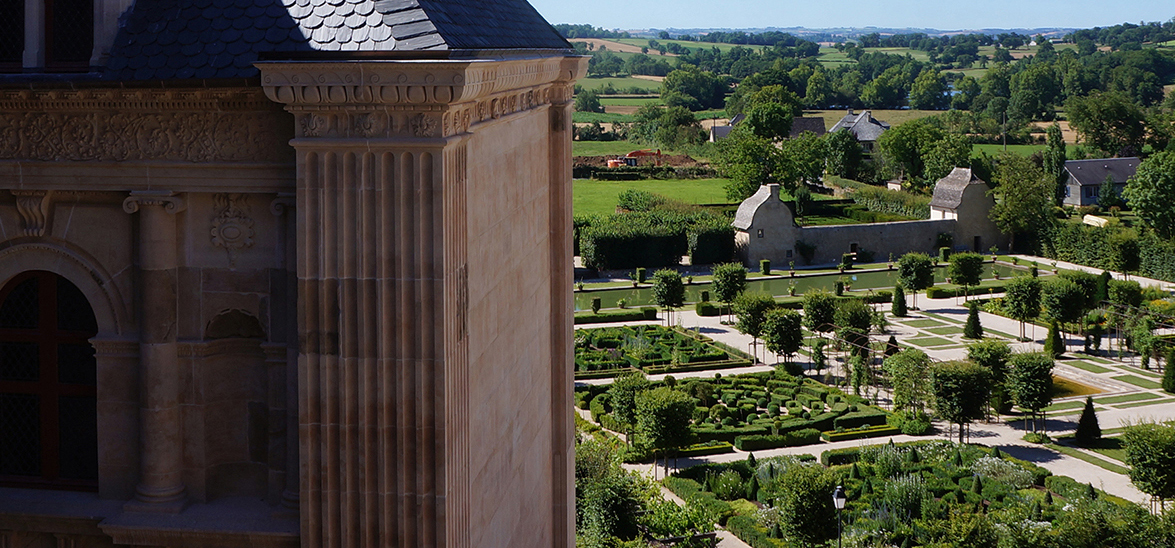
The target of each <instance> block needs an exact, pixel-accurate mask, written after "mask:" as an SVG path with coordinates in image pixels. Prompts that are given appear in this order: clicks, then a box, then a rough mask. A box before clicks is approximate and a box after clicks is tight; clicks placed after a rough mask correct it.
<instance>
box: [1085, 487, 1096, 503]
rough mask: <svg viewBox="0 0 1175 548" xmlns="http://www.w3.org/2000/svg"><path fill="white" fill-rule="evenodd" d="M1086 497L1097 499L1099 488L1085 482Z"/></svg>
mask: <svg viewBox="0 0 1175 548" xmlns="http://www.w3.org/2000/svg"><path fill="white" fill-rule="evenodd" d="M1085 498H1087V499H1089V500H1096V499H1097V489H1094V488H1093V484H1092V483H1087V484H1085Z"/></svg>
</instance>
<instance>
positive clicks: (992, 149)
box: [971, 145, 1044, 156]
mask: <svg viewBox="0 0 1175 548" xmlns="http://www.w3.org/2000/svg"><path fill="white" fill-rule="evenodd" d="M1039 150H1044V145H1008V152H1011V153H1013V154H1018V155H1020V156H1032V154H1033V153H1034V152H1037V151H1039ZM1003 151H1004V145H971V155H972V156H979V153H980V152H986V153H987V155H988V156H998V155H999V154H1000V153H1001V152H1003Z"/></svg>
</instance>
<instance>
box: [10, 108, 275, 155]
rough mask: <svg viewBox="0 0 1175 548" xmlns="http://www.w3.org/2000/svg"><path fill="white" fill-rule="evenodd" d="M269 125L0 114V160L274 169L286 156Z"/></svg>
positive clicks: (202, 116)
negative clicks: (264, 165)
mask: <svg viewBox="0 0 1175 548" xmlns="http://www.w3.org/2000/svg"><path fill="white" fill-rule="evenodd" d="M275 121H276V120H275V118H274V116H273V115H272V114H270V113H264V112H217V111H202V112H153V113H148V112H117V111H115V112H112V111H92V112H52V111H23V112H12V111H0V158H5V159H20V160H43V161H61V160H71V161H81V160H99V161H126V160H172V161H182V162H217V161H258V162H278V161H283V159H284V158H285V157H286V156H288V152H287V151H286V150H284V147H282V146H280V145H282V144H284V143H283V136H282V135H280V130H279V129H277V128H280V127H282V125H283V124H281V123H275Z"/></svg>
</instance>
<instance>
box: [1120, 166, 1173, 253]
mask: <svg viewBox="0 0 1175 548" xmlns="http://www.w3.org/2000/svg"><path fill="white" fill-rule="evenodd" d="M1122 196H1123V197H1124V198H1126V201H1127V202H1129V203H1130V207H1131V208H1133V209H1134V211H1136V212H1137V213H1138V216H1139V217H1140V218H1141V219H1142V221H1143V223H1145V224H1146V226H1149V227H1151V228H1153V229H1154V230H1155V232H1157V233H1158V234H1159V235H1160V236H1163V237H1164V238H1171V237H1175V207H1171V204H1175V151H1170V150H1168V151H1163V152H1159V153H1158V154H1154V155H1152V156H1151V157H1150V158H1147V159H1146V160H1143V161H1142V163H1140V164H1139V165H1138V171H1137V172H1136V173H1135V174H1134V176H1133V177H1131V178H1130V180H1129V181H1127V183H1126V191H1125V192H1123V193H1122Z"/></svg>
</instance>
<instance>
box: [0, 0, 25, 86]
mask: <svg viewBox="0 0 1175 548" xmlns="http://www.w3.org/2000/svg"><path fill="white" fill-rule="evenodd" d="M24 3H25V0H0V21H4V27H5V28H4V32H3V33H0V70H3V71H12V70H20V67H21V62H22V61H23V57H24Z"/></svg>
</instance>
